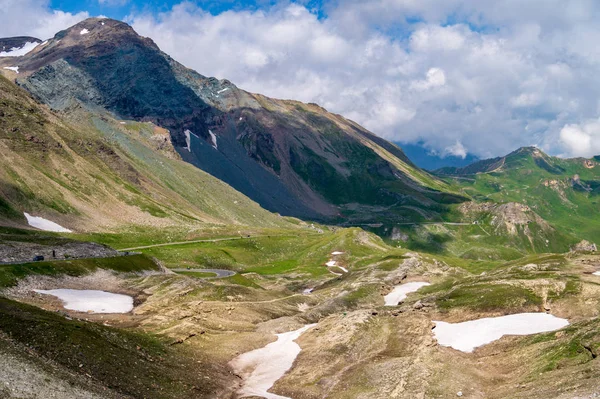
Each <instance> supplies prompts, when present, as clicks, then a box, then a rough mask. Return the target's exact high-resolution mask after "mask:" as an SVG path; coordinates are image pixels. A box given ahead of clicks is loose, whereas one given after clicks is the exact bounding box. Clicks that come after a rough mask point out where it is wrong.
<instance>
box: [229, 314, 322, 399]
mask: <svg viewBox="0 0 600 399" xmlns="http://www.w3.org/2000/svg"><path fill="white" fill-rule="evenodd" d="M313 326H314V324H309V325H307V326H304V327H302V328H301V329H299V330H296V331H290V332H287V333H283V334H277V341H275V342H271V343H270V344H268V345H267V346H265V347H264V348H259V349H255V350H253V351H250V352H246V353H243V354H241V355H240V356H238V357H236V358H235V359H233V360H232V361H231V363H230V364H231V366H232V367H233V369H234V370H235V371H236V373H237V374H239V375H242V376H243V377H244V384H243V386H242V388H241V389H240V391H239V393H240V394H241V395H245V396H254V395H255V396H260V397H264V398H266V399H290V398H288V397H286V396H280V395H276V394H273V393H269V392H267V391H268V390H269V389H270V388H271V387H272V386H273V384H274V383H275V381H277V380H278V379H280V378H281V377H283V375H284V374H285V373H286V372H287V371H288V370H289V369H290V368H292V365H293V364H294V360H296V357H297V356H298V354H299V353H300V351H301V348H300V345H298V344H297V343H296V342H294V341H295V340H296V339H298V338H299V337H300V335H302V333H304V332H305V331H306V330H308V329H309V328H311V327H313Z"/></svg>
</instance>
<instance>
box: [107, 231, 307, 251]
mask: <svg viewBox="0 0 600 399" xmlns="http://www.w3.org/2000/svg"><path fill="white" fill-rule="evenodd" d="M313 235H314V234H313ZM264 237H297V235H293V234H272V235H254V236H249V237H239V236H238V237H223V238H207V239H203V240H193V241H176V242H165V243H161V244H152V245H144V246H141V247H132V248H123V249H119V250H118V251H137V250H140V249H149V248H157V247H170V246H175V245H187V244H199V243H203V242H220V241H236V240H250V239H253V238H264Z"/></svg>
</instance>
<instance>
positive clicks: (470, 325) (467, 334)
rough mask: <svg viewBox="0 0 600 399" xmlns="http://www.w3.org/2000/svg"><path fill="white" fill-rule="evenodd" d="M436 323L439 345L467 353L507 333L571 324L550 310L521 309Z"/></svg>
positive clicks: (522, 333)
mask: <svg viewBox="0 0 600 399" xmlns="http://www.w3.org/2000/svg"><path fill="white" fill-rule="evenodd" d="M434 323H435V328H434V329H433V335H434V337H435V339H437V341H438V343H439V344H440V345H442V346H449V347H452V348H454V349H456V350H459V351H462V352H467V353H469V352H473V350H474V349H475V348H477V347H479V346H482V345H485V344H489V343H490V342H493V341H496V340H498V339H500V338H502V337H503V336H504V335H530V334H537V333H541V332H549V331H555V330H559V329H561V328H563V327H565V326H568V325H569V321H568V320H566V319H561V318H558V317H555V316H553V315H551V314H547V313H518V314H511V315H509V316H501V317H486V318H483V319H478V320H471V321H465V322H463V323H454V324H453V323H446V322H443V321H434Z"/></svg>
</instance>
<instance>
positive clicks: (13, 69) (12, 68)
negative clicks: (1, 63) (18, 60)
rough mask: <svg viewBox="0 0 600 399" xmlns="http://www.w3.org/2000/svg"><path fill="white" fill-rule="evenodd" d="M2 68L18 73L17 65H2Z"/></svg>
mask: <svg viewBox="0 0 600 399" xmlns="http://www.w3.org/2000/svg"><path fill="white" fill-rule="evenodd" d="M4 69H8V70H9V71H13V72H16V73H19V67H18V66H16V67H4Z"/></svg>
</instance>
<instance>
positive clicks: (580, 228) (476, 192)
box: [439, 148, 600, 242]
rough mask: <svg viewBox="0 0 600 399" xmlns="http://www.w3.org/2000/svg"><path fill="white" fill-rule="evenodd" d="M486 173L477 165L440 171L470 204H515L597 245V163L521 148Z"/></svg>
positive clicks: (599, 239)
mask: <svg viewBox="0 0 600 399" xmlns="http://www.w3.org/2000/svg"><path fill="white" fill-rule="evenodd" d="M494 164H495V165H496V167H495V168H493V169H492V170H490V169H489V168H488V167H487V166H488V165H489V162H487V161H483V162H482V163H479V162H478V163H476V164H474V165H471V166H469V167H467V168H463V169H454V170H453V171H452V175H449V174H448V173H449V171H448V170H440V171H439V172H440V174H442V173H445V176H446V177H447V178H448V179H452V180H454V182H455V183H456V184H458V185H459V186H460V187H461V188H462V190H463V192H464V193H465V194H467V195H469V196H471V197H472V198H474V199H475V200H476V201H479V202H484V201H493V202H497V203H506V202H521V203H523V204H525V205H528V206H529V207H530V208H531V209H532V210H533V211H534V212H536V213H537V214H539V215H540V216H541V217H542V218H543V219H545V220H546V221H547V222H549V223H550V224H552V225H553V226H555V227H556V228H557V229H559V230H560V231H561V232H563V233H566V234H570V235H572V236H575V237H578V238H580V239H587V240H590V241H594V242H600V229H598V223H600V213H598V204H599V199H600V196H599V194H600V163H598V161H597V160H595V159H583V158H575V159H561V158H557V157H551V156H548V155H546V154H544V153H543V152H541V151H540V150H538V149H536V148H522V149H520V150H518V151H515V152H513V153H511V154H509V155H508V156H506V157H504V158H502V159H501V160H500V161H495V162H494Z"/></svg>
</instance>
